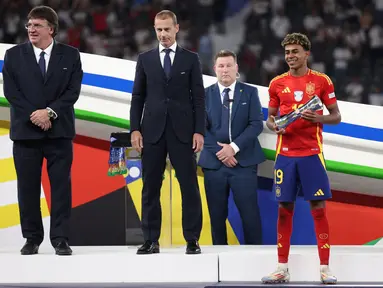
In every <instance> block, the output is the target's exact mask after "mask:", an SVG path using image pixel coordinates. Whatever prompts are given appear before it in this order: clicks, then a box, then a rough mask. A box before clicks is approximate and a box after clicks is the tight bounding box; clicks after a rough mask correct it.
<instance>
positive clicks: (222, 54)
mask: <svg viewBox="0 0 383 288" xmlns="http://www.w3.org/2000/svg"><path fill="white" fill-rule="evenodd" d="M220 57H233V58H234V62H235V63H237V55H236V54H235V53H234V52H233V51H230V50H221V51H219V52H218V53H217V54H216V55H215V57H214V62H216V61H217V59H218V58H220Z"/></svg>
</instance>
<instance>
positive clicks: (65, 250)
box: [55, 241, 72, 256]
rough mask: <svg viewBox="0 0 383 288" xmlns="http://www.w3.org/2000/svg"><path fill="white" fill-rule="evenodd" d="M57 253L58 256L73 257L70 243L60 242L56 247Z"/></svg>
mask: <svg viewBox="0 0 383 288" xmlns="http://www.w3.org/2000/svg"><path fill="white" fill-rule="evenodd" d="M55 251H56V255H60V256H64V255H65V256H68V255H72V249H70V247H69V245H68V242H66V241H61V242H58V243H57V244H56V246H55Z"/></svg>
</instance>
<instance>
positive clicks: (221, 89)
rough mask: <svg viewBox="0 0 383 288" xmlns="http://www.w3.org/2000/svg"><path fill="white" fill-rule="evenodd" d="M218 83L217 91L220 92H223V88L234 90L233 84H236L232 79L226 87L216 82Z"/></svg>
mask: <svg viewBox="0 0 383 288" xmlns="http://www.w3.org/2000/svg"><path fill="white" fill-rule="evenodd" d="M217 83H218V88H219V93H220V94H222V93H223V90H224V89H225V88H230V91H232V92H234V89H235V85H236V84H237V81H234V82H233V84H231V85H230V86H228V87H225V86H223V85H222V84H221V83H219V82H217Z"/></svg>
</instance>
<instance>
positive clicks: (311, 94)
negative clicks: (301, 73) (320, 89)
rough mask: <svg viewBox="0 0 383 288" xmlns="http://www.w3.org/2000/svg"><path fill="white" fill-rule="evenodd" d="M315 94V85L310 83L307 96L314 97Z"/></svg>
mask: <svg viewBox="0 0 383 288" xmlns="http://www.w3.org/2000/svg"><path fill="white" fill-rule="evenodd" d="M314 93H315V84H314V83H313V82H309V83H307V84H306V94H307V95H309V96H313V95H314Z"/></svg>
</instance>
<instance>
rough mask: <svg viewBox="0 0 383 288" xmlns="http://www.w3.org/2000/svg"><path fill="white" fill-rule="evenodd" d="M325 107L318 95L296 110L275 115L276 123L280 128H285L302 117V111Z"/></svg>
mask: <svg viewBox="0 0 383 288" xmlns="http://www.w3.org/2000/svg"><path fill="white" fill-rule="evenodd" d="M321 109H323V103H322V101H321V100H320V99H319V97H318V96H317V95H315V96H314V97H312V98H311V99H310V100H309V101H307V102H306V103H305V104H304V105H303V106H301V107H299V108H297V109H296V110H294V111H292V112H290V113H289V114H286V115H284V116H282V117H275V124H276V125H277V127H278V129H284V128H286V127H287V126H289V125H290V124H291V123H293V122H294V121H295V120H297V119H298V118H300V117H301V115H302V112H303V111H305V110H311V111H313V112H314V111H318V110H321Z"/></svg>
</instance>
